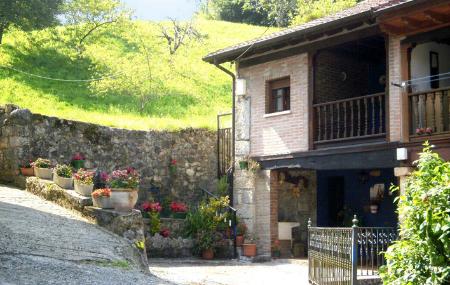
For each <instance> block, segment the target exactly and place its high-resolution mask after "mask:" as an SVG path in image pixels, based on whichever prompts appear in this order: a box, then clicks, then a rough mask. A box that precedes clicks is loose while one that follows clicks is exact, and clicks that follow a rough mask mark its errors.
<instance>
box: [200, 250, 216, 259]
mask: <svg viewBox="0 0 450 285" xmlns="http://www.w3.org/2000/svg"><path fill="white" fill-rule="evenodd" d="M202 258H203V259H206V260H211V259H213V258H214V251H213V250H212V248H209V249H205V250H203V251H202Z"/></svg>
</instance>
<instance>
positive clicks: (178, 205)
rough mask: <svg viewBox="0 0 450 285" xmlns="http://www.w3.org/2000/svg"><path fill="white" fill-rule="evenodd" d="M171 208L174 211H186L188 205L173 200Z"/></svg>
mask: <svg viewBox="0 0 450 285" xmlns="http://www.w3.org/2000/svg"><path fill="white" fill-rule="evenodd" d="M170 210H171V211H172V212H174V213H186V212H187V206H186V204H184V203H177V202H172V203H170Z"/></svg>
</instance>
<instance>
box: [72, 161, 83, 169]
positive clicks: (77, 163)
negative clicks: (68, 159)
mask: <svg viewBox="0 0 450 285" xmlns="http://www.w3.org/2000/svg"><path fill="white" fill-rule="evenodd" d="M72 166H73V168H75V169H80V168H84V160H72Z"/></svg>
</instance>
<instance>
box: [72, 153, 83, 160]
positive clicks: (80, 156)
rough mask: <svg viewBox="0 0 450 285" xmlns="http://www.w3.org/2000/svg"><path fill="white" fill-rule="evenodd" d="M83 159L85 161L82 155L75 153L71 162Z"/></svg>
mask: <svg viewBox="0 0 450 285" xmlns="http://www.w3.org/2000/svg"><path fill="white" fill-rule="evenodd" d="M84 159H85V157H84V155H83V154H81V153H79V152H77V153H75V154H74V155H73V157H72V160H84Z"/></svg>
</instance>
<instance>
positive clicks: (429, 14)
mask: <svg viewBox="0 0 450 285" xmlns="http://www.w3.org/2000/svg"><path fill="white" fill-rule="evenodd" d="M423 13H424V14H425V17H426V18H428V19H430V20H431V21H433V22H435V23H437V24H444V23H447V22H450V16H449V15H446V14H442V13H439V12H436V11H431V10H425V11H423Z"/></svg>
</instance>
